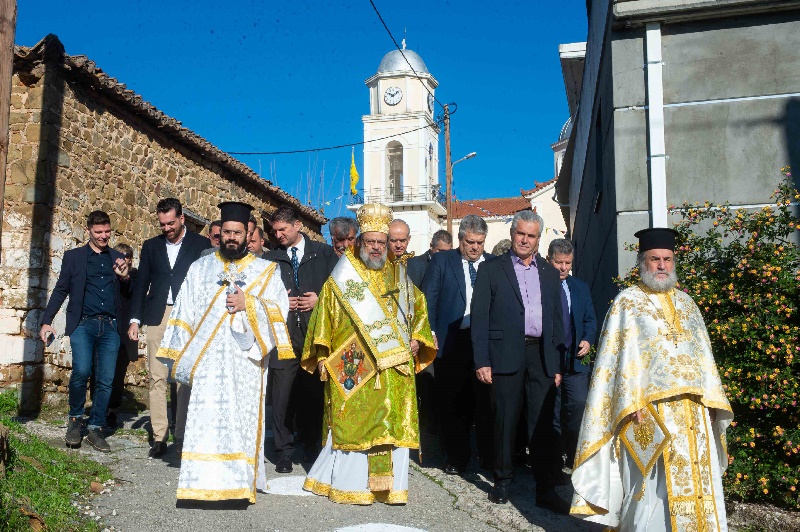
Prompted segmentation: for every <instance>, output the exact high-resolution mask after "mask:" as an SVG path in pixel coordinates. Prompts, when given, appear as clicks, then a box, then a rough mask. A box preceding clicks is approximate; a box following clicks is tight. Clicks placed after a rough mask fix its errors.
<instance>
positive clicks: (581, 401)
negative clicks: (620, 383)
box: [547, 238, 597, 467]
mask: <svg viewBox="0 0 800 532" xmlns="http://www.w3.org/2000/svg"><path fill="white" fill-rule="evenodd" d="M574 256H575V253H574V250H573V247H572V242H570V241H569V240H567V239H566V238H557V239H555V240H553V241H552V242H550V246H549V247H548V249H547V262H549V263H550V265H551V266H552V267H554V268H555V269H556V270H558V274H559V280H560V281H561V312H562V316H563V322H564V344H563V350H562V353H561V386H559V387H558V388H557V391H556V408H555V412H554V414H553V415H554V421H555V426H556V427H558V428H559V429H560V432H561V433H562V434H563V437H562V438H561V440H562V441H563V442H564V449H563V450H564V453H565V454H566V455H567V461H566V464H567V467H572V464H573V462H574V461H575V448H576V447H577V445H578V431H579V430H580V428H581V419H583V409H584V407H585V406H586V394H587V393H588V392H589V376H590V375H591V369H592V368H591V366H590V365H589V364H588V358H585V357H586V355H587V354H589V349H591V347H592V344H593V343H594V341H595V338H596V336H597V319H596V318H595V315H594V305H593V304H592V294H591V293H590V292H589V286H588V285H587V284H586V283H584V282H583V281H581V280H580V279H578V278H577V277H573V276H572V275H570V274H569V272H570V271H571V270H572V259H573V258H574ZM562 412H563V415H562ZM562 418H563V421H564V423H563V425H562V423H561V421H562Z"/></svg>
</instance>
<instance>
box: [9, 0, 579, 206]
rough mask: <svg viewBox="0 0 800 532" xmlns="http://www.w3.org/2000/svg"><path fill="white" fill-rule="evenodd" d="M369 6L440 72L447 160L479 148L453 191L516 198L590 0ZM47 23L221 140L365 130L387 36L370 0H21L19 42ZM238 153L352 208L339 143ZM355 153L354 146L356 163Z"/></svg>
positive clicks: (236, 144)
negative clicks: (371, 83)
mask: <svg viewBox="0 0 800 532" xmlns="http://www.w3.org/2000/svg"><path fill="white" fill-rule="evenodd" d="M375 3H376V5H377V7H378V9H379V10H380V12H381V15H382V16H383V18H384V20H385V21H386V23H387V24H388V26H389V29H390V30H391V31H392V33H393V34H394V35H395V37H396V38H397V40H398V42H399V41H400V39H401V38H402V37H403V35H404V31H405V32H406V33H405V35H406V38H407V42H408V47H409V48H410V49H412V50H414V51H416V52H417V53H419V54H420V55H421V56H422V58H423V59H424V61H425V62H426V64H427V66H428V69H429V70H430V71H431V73H432V74H433V75H434V76H435V77H436V79H437V80H438V81H439V83H440V85H439V88H438V89H437V93H436V96H437V99H439V100H440V101H442V102H445V103H446V102H455V103H457V104H458V111H457V113H456V114H454V115H453V117H452V121H451V125H452V154H453V159H454V160H455V159H457V158H459V157H461V156H463V155H465V154H466V153H469V152H471V151H477V152H478V156H477V157H476V158H474V159H471V160H469V161H465V162H464V163H461V164H459V165H458V166H457V167H456V171H455V179H454V181H455V184H454V186H455V194H456V197H457V198H458V199H476V198H486V197H500V196H515V195H518V194H519V190H520V188H531V187H533V184H534V181H546V180H548V179H550V178H551V177H552V173H553V167H552V166H553V156H552V152H551V150H550V147H549V145H550V144H551V143H552V142H555V140H556V139H557V136H558V132H559V129H560V128H561V126H562V125H563V123H564V121H565V120H566V119H567V116H568V110H567V104H566V98H565V96H564V87H563V81H562V78H561V70H560V64H559V61H558V45H559V44H561V43H568V42H579V41H583V40H585V38H586V3H585V0H561V1H560V2H542V1H538V0H537V1H520V2H509V1H500V2H485V1H473V0H462V1H458V2H456V1H452V2H449V1H448V2H441V1H438V2H437V1H433V2H432V1H421V0H403V1H391V2H390V1H387V0H375ZM220 6H221V8H220ZM48 33H55V34H56V35H58V36H59V38H60V39H61V41H62V42H63V43H64V46H65V48H66V51H67V53H68V54H71V55H78V54H84V55H87V56H89V58H91V59H93V60H94V61H95V62H96V63H97V65H98V66H99V67H100V68H102V69H103V70H105V71H106V72H107V73H108V74H109V75H111V76H114V77H116V78H117V79H119V80H120V81H121V82H123V83H125V84H126V85H127V86H128V87H129V88H130V89H133V90H135V91H136V92H138V93H139V94H141V95H142V96H143V97H144V98H145V100H147V101H149V102H150V103H152V104H153V105H155V106H156V107H158V108H160V109H161V110H162V111H164V112H165V113H167V114H168V115H170V116H172V117H174V118H176V119H178V120H180V121H181V122H182V123H183V125H184V126H186V127H188V128H189V129H192V130H194V131H195V132H196V133H198V134H200V135H201V136H203V137H205V138H206V139H208V140H209V141H210V142H212V143H213V144H215V145H216V146H218V147H219V148H221V149H223V150H225V151H285V150H298V149H307V148H317V147H325V146H333V145H340V144H347V143H352V142H359V141H361V140H362V138H363V126H362V122H361V116H362V115H364V114H366V113H368V112H369V103H368V102H369V101H368V91H367V88H366V86H365V85H364V80H365V79H367V78H368V77H370V76H371V75H372V74H374V73H375V71H376V69H377V67H378V64H379V63H380V60H381V58H382V57H383V55H384V54H385V53H387V52H389V51H390V50H392V49H393V48H394V45H393V43H392V41H391V39H390V37H389V35H388V34H387V33H386V31H385V30H384V28H383V26H382V25H381V23H380V21H379V20H378V17H377V16H376V15H375V12H374V11H373V9H372V6H371V5H370V3H369V1H368V0H359V1H358V2H334V1H331V2H313V1H310V2H276V1H274V0H267V1H254V0H232V1H229V2H212V1H210V0H195V1H193V2H185V1H176V0H167V1H165V0H159V1H154V0H138V1H136V2H108V1H107V0H105V1H102V2H101V1H89V0H87V1H82V2H65V1H64V0H41V1H39V2H28V1H22V2H18V14H17V33H16V42H17V44H20V45H24V46H31V45H33V44H35V43H36V42H37V41H38V40H39V39H41V38H42V37H43V36H44V35H46V34H48ZM237 157H239V158H240V159H241V160H242V161H244V162H245V163H247V164H248V165H250V166H251V167H252V168H253V169H255V170H256V171H259V169H260V170H261V172H262V175H264V176H265V177H267V178H271V179H272V180H273V181H274V182H276V183H277V184H278V185H279V186H280V187H282V188H283V189H284V190H286V191H288V192H290V193H292V194H294V195H296V196H297V197H299V198H300V199H301V200H302V201H304V202H305V201H306V200H307V199H308V197H309V187H308V185H307V184H308V182H309V175H311V178H310V180H311V181H312V182H313V183H314V186H313V188H312V193H311V194H310V196H311V203H312V204H313V205H314V206H315V207H318V206H320V203H321V202H322V201H325V202H331V203H330V205H327V206H325V214H326V215H327V216H337V215H340V214H346V213H347V211H346V209H345V208H344V204H345V202H346V201H347V198H344V199H340V200H336V199H335V198H337V197H338V196H340V195H341V193H342V181H343V178H344V177H345V175H346V174H347V171H348V169H349V165H350V148H344V149H338V150H331V151H322V152H318V153H311V154H302V155H260V156H237ZM440 160H441V161H442V166H443V161H444V139H443V138H442V137H440ZM362 161H363V156H362V152H361V150H360V149H359V148H358V147H357V148H356V164H357V167H358V170H359V172H361V171H362ZM323 169H324V184H322V183H320V181H321V179H320V174H321V173H322V171H323ZM440 175H441V179H442V181H444V169H443V168H441V169H440ZM345 191H346V188H345Z"/></svg>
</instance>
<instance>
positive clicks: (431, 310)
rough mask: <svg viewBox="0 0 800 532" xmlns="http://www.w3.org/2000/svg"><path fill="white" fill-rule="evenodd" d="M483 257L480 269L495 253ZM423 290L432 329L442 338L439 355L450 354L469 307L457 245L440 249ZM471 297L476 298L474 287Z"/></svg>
mask: <svg viewBox="0 0 800 532" xmlns="http://www.w3.org/2000/svg"><path fill="white" fill-rule="evenodd" d="M483 258H484V259H485V261H484V263H483V264H481V265H480V266H479V268H478V271H479V272H480V271H481V270H482V269H483V268H485V267H486V265H487V264H488V263H489V262H491V261H492V260H493V259H494V256H493V255H490V254H488V253H484V254H483ZM476 286H477V284H476ZM422 292H423V293H424V294H425V299H426V301H427V302H428V320H429V321H430V324H431V330H432V331H433V332H434V333H435V334H436V338H437V340H438V342H439V352H438V354H437V356H438V357H443V356H447V354H448V353H449V352H450V351H451V350H452V347H453V344H454V342H455V338H456V334H457V333H458V330H459V328H460V327H461V320H462V319H463V318H464V314H465V313H466V310H467V281H466V279H465V278H464V266H463V264H462V262H461V251H459V249H458V248H456V249H449V250H447V251H440V252H439V253H436V254H435V255H433V256H432V257H431V260H430V262H429V263H428V269H427V270H426V271H425V277H424V278H423V280H422ZM472 297H473V299H474V298H475V292H474V291H473V293H472Z"/></svg>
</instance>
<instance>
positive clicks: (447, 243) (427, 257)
mask: <svg viewBox="0 0 800 532" xmlns="http://www.w3.org/2000/svg"><path fill="white" fill-rule="evenodd" d="M450 249H453V237H452V236H451V235H450V233H448V232H447V231H445V230H444V229H439V230H438V231H436V232H435V233H433V236H432V237H431V247H430V248H429V249H428V251H426V252H425V253H423V254H422V255H420V256H418V257H412V258H410V259H408V276H409V277H411V281H412V282H413V283H414V286H416V287H417V288H421V287H422V278H423V277H425V270H427V269H428V263H429V262H430V261H431V257H432V256H433V255H435V254H437V253H439V252H440V251H447V250H450ZM431 367H432V366H431Z"/></svg>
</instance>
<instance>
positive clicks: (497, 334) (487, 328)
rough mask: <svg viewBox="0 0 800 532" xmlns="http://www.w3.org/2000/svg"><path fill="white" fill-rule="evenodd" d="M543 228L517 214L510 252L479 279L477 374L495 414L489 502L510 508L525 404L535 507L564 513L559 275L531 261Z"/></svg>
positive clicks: (532, 217) (527, 214)
mask: <svg viewBox="0 0 800 532" xmlns="http://www.w3.org/2000/svg"><path fill="white" fill-rule="evenodd" d="M543 230H544V220H542V218H541V216H539V215H538V214H536V213H535V212H534V211H531V210H525V211H520V212H518V213H516V214H515V215H514V218H513V220H512V222H511V234H510V237H511V249H510V250H509V251H508V252H507V253H505V254H504V255H501V256H499V257H497V258H496V259H494V260H491V261H488V262H486V264H484V266H483V267H482V268H481V269H480V270H479V271H478V276H477V277H478V278H477V280H476V281H475V295H474V296H473V298H472V346H473V349H474V353H475V373H476V375H477V377H478V379H479V380H480V381H481V382H483V383H486V384H489V385H491V396H492V412H493V414H494V488H493V489H492V491H491V493H490V494H489V500H490V501H492V502H494V503H496V504H505V503H506V502H508V490H509V486H510V484H511V481H512V479H513V478H514V462H513V455H514V448H515V439H516V432H517V427H518V425H519V420H520V414H521V413H522V411H523V403H524V405H525V407H526V409H527V410H526V412H527V419H526V422H527V432H528V433H527V434H526V436H527V438H526V440H527V442H528V447H529V448H530V452H531V465H532V467H533V474H534V478H535V479H536V504H537V506H542V507H545V508H549V509H551V510H553V511H555V512H559V513H566V512H567V511H568V510H569V503H568V502H567V501H565V500H562V499H561V498H560V497H559V496H558V494H557V493H556V491H555V484H556V482H557V480H558V479H559V477H560V473H561V457H560V456H558V447H557V446H556V445H555V430H554V427H553V410H554V408H555V398H556V387H557V386H559V384H561V363H560V360H559V352H558V349H559V346H560V345H561V344H563V336H564V325H563V323H562V320H563V316H562V313H561V293H562V290H561V284H560V283H559V280H558V271H557V270H556V269H555V268H553V267H552V266H550V265H549V264H548V263H547V262H546V261H545V260H544V259H542V258H541V257H539V256H538V255H537V254H536V251H537V250H538V249H539V240H540V239H541V236H542V231H543Z"/></svg>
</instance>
